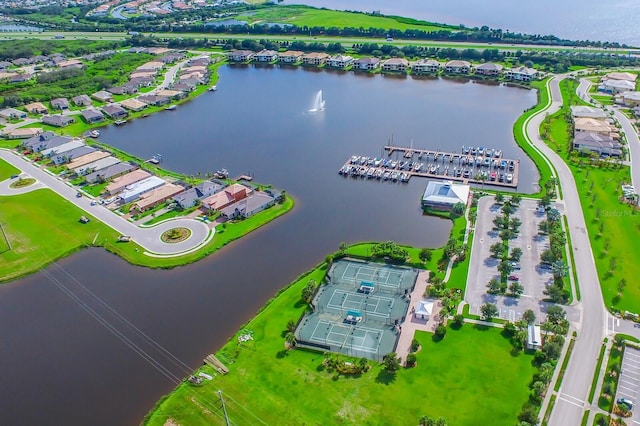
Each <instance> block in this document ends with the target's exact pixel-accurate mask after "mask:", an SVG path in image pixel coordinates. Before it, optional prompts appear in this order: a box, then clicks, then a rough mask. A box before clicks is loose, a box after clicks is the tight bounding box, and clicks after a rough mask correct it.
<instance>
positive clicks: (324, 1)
mask: <svg viewBox="0 0 640 426" xmlns="http://www.w3.org/2000/svg"><path fill="white" fill-rule="evenodd" d="M284 3H285V4H299V3H302V4H308V5H310V6H317V7H327V8H331V9H338V10H359V11H365V12H372V11H374V10H378V11H381V12H382V13H384V14H388V15H400V16H408V17H411V18H418V19H425V20H428V21H432V22H443V23H447V24H453V25H459V24H464V25H466V26H468V27H481V26H483V25H487V26H489V27H491V28H501V29H503V30H509V31H512V32H523V33H528V34H553V35H556V36H558V37H562V38H568V39H572V40H601V41H617V42H620V43H627V44H629V45H633V46H640V27H639V26H638V25H637V23H638V21H639V20H640V2H638V1H634V0H609V1H599V0H562V1H557V0H539V1H535V2H533V1H529V2H526V1H525V2H522V1H514V0H489V1H477V0H458V1H454V2H452V1H448V0H429V1H424V0H395V1H393V2H390V1H386V0H348V1H344V0H285V1H284Z"/></svg>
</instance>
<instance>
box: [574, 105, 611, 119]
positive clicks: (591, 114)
mask: <svg viewBox="0 0 640 426" xmlns="http://www.w3.org/2000/svg"><path fill="white" fill-rule="evenodd" d="M571 116H572V117H573V118H574V119H576V118H595V119H605V118H607V117H609V115H608V114H607V113H606V112H604V111H603V110H602V108H594V107H590V106H584V105H573V106H572V107H571Z"/></svg>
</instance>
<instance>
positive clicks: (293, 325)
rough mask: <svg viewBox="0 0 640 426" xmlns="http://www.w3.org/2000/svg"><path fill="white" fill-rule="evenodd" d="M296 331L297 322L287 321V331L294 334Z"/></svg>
mask: <svg viewBox="0 0 640 426" xmlns="http://www.w3.org/2000/svg"><path fill="white" fill-rule="evenodd" d="M295 329H296V322H295V321H294V320H289V321H287V331H290V332H293V330H295Z"/></svg>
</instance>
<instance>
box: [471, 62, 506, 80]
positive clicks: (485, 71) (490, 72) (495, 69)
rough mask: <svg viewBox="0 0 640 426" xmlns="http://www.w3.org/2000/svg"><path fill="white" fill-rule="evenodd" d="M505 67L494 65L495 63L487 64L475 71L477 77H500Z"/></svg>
mask: <svg viewBox="0 0 640 426" xmlns="http://www.w3.org/2000/svg"><path fill="white" fill-rule="evenodd" d="M503 68H504V67H503V66H502V65H500V64H494V63H493V62H485V63H484V64H481V65H478V66H477V67H476V69H475V74H476V75H483V76H486V77H498V76H499V75H501V74H502V70H503Z"/></svg>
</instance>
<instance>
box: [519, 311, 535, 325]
mask: <svg viewBox="0 0 640 426" xmlns="http://www.w3.org/2000/svg"><path fill="white" fill-rule="evenodd" d="M522 319H523V320H525V321H526V323H527V324H533V323H535V322H536V314H535V313H534V312H533V311H532V310H531V309H527V310H526V311H524V314H522Z"/></svg>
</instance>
